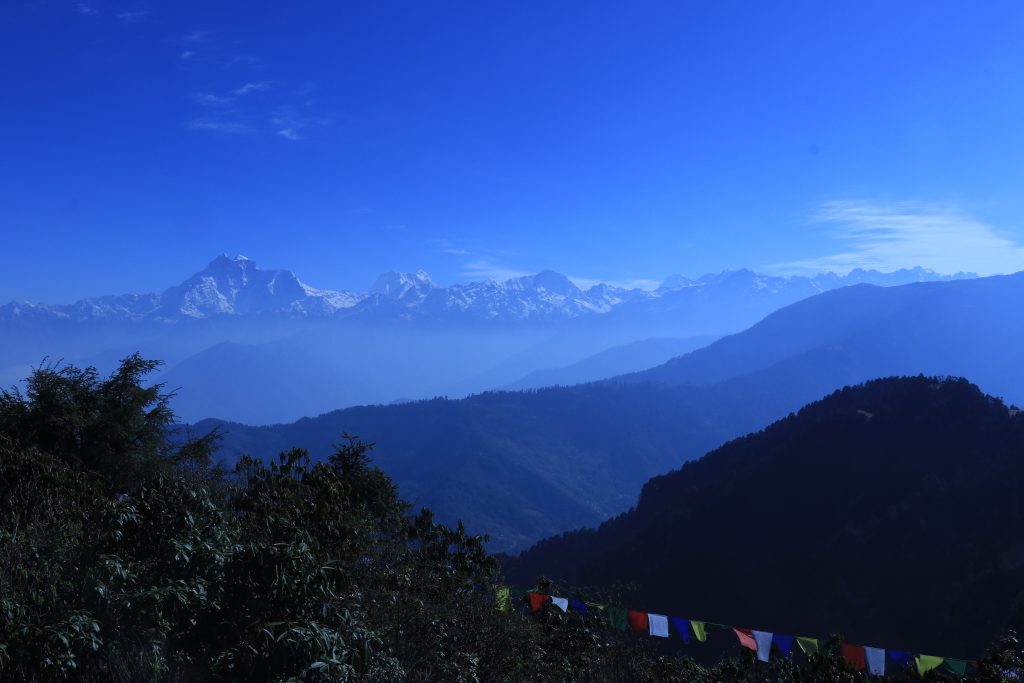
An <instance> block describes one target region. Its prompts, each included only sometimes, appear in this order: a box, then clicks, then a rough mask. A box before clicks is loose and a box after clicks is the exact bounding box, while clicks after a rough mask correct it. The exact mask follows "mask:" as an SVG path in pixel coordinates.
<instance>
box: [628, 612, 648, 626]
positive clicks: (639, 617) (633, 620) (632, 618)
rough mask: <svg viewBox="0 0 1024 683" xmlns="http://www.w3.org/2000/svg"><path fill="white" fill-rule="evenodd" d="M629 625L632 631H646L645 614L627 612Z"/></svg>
mask: <svg viewBox="0 0 1024 683" xmlns="http://www.w3.org/2000/svg"><path fill="white" fill-rule="evenodd" d="M629 625H630V626H631V627H632V628H633V630H634V631H646V630H647V612H637V611H636V610H632V609H631V610H629Z"/></svg>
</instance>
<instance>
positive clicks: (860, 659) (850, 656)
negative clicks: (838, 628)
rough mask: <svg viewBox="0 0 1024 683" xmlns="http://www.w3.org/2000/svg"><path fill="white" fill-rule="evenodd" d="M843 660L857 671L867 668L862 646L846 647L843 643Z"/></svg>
mask: <svg viewBox="0 0 1024 683" xmlns="http://www.w3.org/2000/svg"><path fill="white" fill-rule="evenodd" d="M843 659H845V660H846V663H847V664H849V665H850V666H852V667H853V668H854V669H856V670H857V671H863V670H864V669H865V668H867V665H868V662H867V659H866V658H865V656H864V646H863V645H848V644H846V643H843Z"/></svg>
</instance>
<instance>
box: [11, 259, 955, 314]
mask: <svg viewBox="0 0 1024 683" xmlns="http://www.w3.org/2000/svg"><path fill="white" fill-rule="evenodd" d="M970 277H975V276H974V275H973V274H968V273H958V274H956V275H951V276H946V275H939V274H937V273H934V272H932V271H929V270H925V269H923V268H913V269H909V270H900V271H896V272H893V273H879V272H878V271H873V270H868V271H865V270H860V269H858V270H854V271H852V272H851V273H849V274H848V275H845V276H838V275H835V274H833V273H826V274H822V275H818V276H815V277H813V278H807V277H774V276H767V275H759V274H756V273H753V272H751V271H748V270H737V271H724V272H722V273H718V274H714V275H711V274H709V275H705V276H703V277H701V278H698V279H696V280H692V279H689V278H686V277H683V276H681V275H672V276H669V277H668V278H666V280H665V281H664V283H663V284H662V285H661V286H660V287H658V288H657V289H655V290H653V291H646V290H641V289H625V288H622V287H615V286H613V285H608V284H597V285H594V286H592V287H590V288H589V289H586V290H583V289H580V288H579V287H577V286H576V285H575V284H574V283H573V282H572V281H571V280H570V279H569V278H567V277H566V276H564V275H562V274H560V273H556V272H554V271H550V270H548V271H542V272H540V273H537V274H536V275H527V276H523V277H517V278H512V279H509V280H506V281H505V282H497V281H495V280H486V281H483V282H473V283H469V284H457V285H452V286H450V287H441V286H439V285H437V284H436V283H434V282H433V280H431V279H430V276H429V275H427V274H426V273H425V272H423V271H417V272H416V273H398V272H389V273H384V274H382V275H380V276H379V277H378V278H377V280H376V281H375V282H374V283H373V285H372V286H371V287H370V288H369V290H367V291H366V292H360V293H357V292H341V291H332V290H326V289H317V288H315V287H312V286H310V285H307V284H305V283H304V282H302V281H301V280H299V278H298V277H297V276H296V275H295V274H294V273H293V272H292V271H290V270H262V269H260V268H258V267H257V265H256V263H255V262H253V261H252V260H251V259H248V258H246V257H244V256H237V257H235V258H233V259H232V258H229V257H228V256H227V255H226V254H222V255H220V256H218V257H216V258H215V259H214V260H213V261H211V262H210V263H209V264H208V265H207V266H206V267H205V268H204V269H203V270H201V271H199V272H198V273H195V274H194V275H192V276H191V277H189V278H188V279H186V280H185V281H184V282H182V283H180V284H178V285H175V286H172V287H169V288H168V289H166V290H165V291H164V292H163V293H162V294H125V295H118V296H103V297H97V298H91V299H82V300H80V301H77V302H75V303H73V304H68V305H48V304H31V303H17V302H11V303H8V304H6V305H4V306H0V321H7V322H17V321H31V320H61V321H73V322H85V321H128V322H132V321H152V322H175V321H181V320H199V319H207V318H217V317H230V316H236V317H283V318H302V319H321V318H323V319H326V318H349V317H351V318H356V319H390V320H403V319H404V320H414V319H415V320H438V321H450V320H470V321H500V322H523V321H546V320H568V319H572V318H578V317H585V316H592V315H600V314H606V313H609V312H611V311H613V310H618V309H626V308H639V309H642V310H646V309H649V308H651V307H653V310H654V311H657V310H658V308H659V307H660V306H664V305H671V302H672V301H673V300H674V299H678V298H684V299H689V298H693V297H700V296H708V293H709V292H712V291H722V292H729V291H735V290H750V291H757V292H761V293H764V294H769V295H773V294H779V295H782V296H780V298H781V299H782V300H784V301H785V302H789V301H791V300H796V298H803V297H806V296H811V295H813V294H816V293H819V292H822V291H825V290H828V289H834V288H837V287H842V286H845V285H848V284H855V283H860V282H867V283H872V284H879V285H898V284H906V283H908V282H921V281H937V280H950V279H962V278H970Z"/></svg>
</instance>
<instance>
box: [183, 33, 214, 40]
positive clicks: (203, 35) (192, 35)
mask: <svg viewBox="0 0 1024 683" xmlns="http://www.w3.org/2000/svg"><path fill="white" fill-rule="evenodd" d="M209 37H210V32H209V31H192V33H189V34H186V36H185V42H186V43H198V42H201V41H203V40H206V39H207V38H209Z"/></svg>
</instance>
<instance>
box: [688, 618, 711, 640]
mask: <svg viewBox="0 0 1024 683" xmlns="http://www.w3.org/2000/svg"><path fill="white" fill-rule="evenodd" d="M690 626H691V628H693V635H695V636H696V637H697V640H699V641H700V642H702V643H703V642H704V641H705V640H707V639H708V634H707V631H706V630H705V629H704V622H703V621H694V620H693V619H690Z"/></svg>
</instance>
